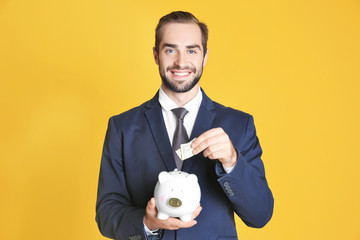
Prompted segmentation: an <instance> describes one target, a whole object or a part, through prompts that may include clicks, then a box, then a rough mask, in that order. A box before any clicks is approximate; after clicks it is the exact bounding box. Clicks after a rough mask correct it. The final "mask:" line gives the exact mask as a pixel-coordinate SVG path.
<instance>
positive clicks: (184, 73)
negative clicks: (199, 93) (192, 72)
mask: <svg viewBox="0 0 360 240" xmlns="http://www.w3.org/2000/svg"><path fill="white" fill-rule="evenodd" d="M188 74H189V73H187V72H183V73H178V72H174V75H176V76H185V75H188Z"/></svg>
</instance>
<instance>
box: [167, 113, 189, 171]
mask: <svg viewBox="0 0 360 240" xmlns="http://www.w3.org/2000/svg"><path fill="white" fill-rule="evenodd" d="M171 111H172V112H173V113H174V114H175V116H176V117H177V119H178V121H177V125H176V129H175V132H174V138H173V142H172V149H173V152H174V157H175V163H176V167H177V169H178V170H179V171H180V170H181V168H182V164H183V161H182V160H181V159H180V158H179V156H178V155H177V154H176V152H175V151H176V150H178V149H179V148H180V144H183V143H187V142H188V141H189V137H188V135H187V133H186V129H185V127H184V117H185V115H186V114H187V113H188V111H187V110H186V109H185V108H174V109H171Z"/></svg>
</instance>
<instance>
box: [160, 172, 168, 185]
mask: <svg viewBox="0 0 360 240" xmlns="http://www.w3.org/2000/svg"><path fill="white" fill-rule="evenodd" d="M170 178H171V175H170V174H169V173H168V172H161V173H160V174H159V182H160V183H164V182H166V181H167V180H169V179H170Z"/></svg>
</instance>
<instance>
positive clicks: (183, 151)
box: [175, 138, 196, 161]
mask: <svg viewBox="0 0 360 240" xmlns="http://www.w3.org/2000/svg"><path fill="white" fill-rule="evenodd" d="M195 139H196V138H194V139H193V140H191V141H190V142H188V143H184V144H181V145H180V148H179V149H178V150H176V151H175V152H176V154H177V155H178V156H179V158H180V159H181V160H183V161H184V160H186V159H188V158H191V157H192V156H194V154H193V153H192V151H193V148H192V147H191V144H192V143H193V141H194V140H195Z"/></svg>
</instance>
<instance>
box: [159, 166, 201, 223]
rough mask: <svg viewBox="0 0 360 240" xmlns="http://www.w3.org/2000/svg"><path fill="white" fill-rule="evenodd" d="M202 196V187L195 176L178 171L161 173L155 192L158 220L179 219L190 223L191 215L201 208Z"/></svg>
mask: <svg viewBox="0 0 360 240" xmlns="http://www.w3.org/2000/svg"><path fill="white" fill-rule="evenodd" d="M200 196H201V192H200V186H199V184H198V179H197V177H196V175H195V174H188V173H186V172H181V171H177V170H176V169H175V170H174V171H172V172H161V173H160V174H159V181H158V182H157V184H156V186H155V191H154V197H155V200H156V208H157V210H158V215H157V217H158V219H161V220H165V219H167V218H168V217H178V218H180V219H181V220H182V221H184V222H188V221H190V220H191V214H192V213H193V212H194V211H195V210H196V208H197V207H198V206H199V203H200Z"/></svg>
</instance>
